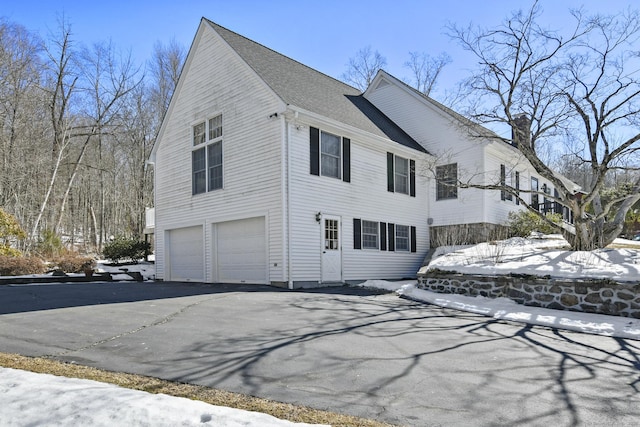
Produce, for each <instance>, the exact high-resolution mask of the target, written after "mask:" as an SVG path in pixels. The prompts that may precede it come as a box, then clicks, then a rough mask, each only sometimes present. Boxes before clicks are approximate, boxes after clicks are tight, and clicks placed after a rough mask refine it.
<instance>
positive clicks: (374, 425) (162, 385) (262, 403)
mask: <svg viewBox="0 0 640 427" xmlns="http://www.w3.org/2000/svg"><path fill="white" fill-rule="evenodd" d="M0 366H4V367H6V368H14V369H22V370H24V371H31V372H37V373H46V374H52V375H58V376H63V377H69V378H81V379H87V380H93V381H100V382H103V383H110V384H115V385H118V386H120V387H126V388H130V389H134V390H142V391H146V392H149V393H163V394H168V395H171V396H177V397H186V398H188V399H192V400H200V401H202V402H206V403H209V404H212V405H216V406H226V407H229V408H236V409H244V410H247V411H255V412H263V413H265V414H269V415H273V416H274V417H277V418H280V419H283V420H289V421H292V422H301V423H310V424H330V425H332V426H336V427H337V426H344V427H356V426H357V427H389V426H391V424H385V423H381V422H378V421H373V420H367V419H364V418H358V417H353V416H349V415H341V414H335V413H332V412H327V411H320V410H317V409H312V408H307V407H304V406H296V405H291V404H288V403H280V402H274V401H271V400H267V399H259V398H257V397H252V396H246V395H243V394H238V393H231V392H227V391H222V390H216V389H213V388H209V387H204V386H198V385H191V384H182V383H177V382H171V381H165V380H161V379H158V378H152V377H145V376H142V375H134V374H125V373H121V372H109V371H104V370H101V369H96V368H91V367H88V366H81V365H75V364H71V363H63V362H59V361H56V360H52V359H47V358H41V357H25V356H21V355H17V354H8V353H0Z"/></svg>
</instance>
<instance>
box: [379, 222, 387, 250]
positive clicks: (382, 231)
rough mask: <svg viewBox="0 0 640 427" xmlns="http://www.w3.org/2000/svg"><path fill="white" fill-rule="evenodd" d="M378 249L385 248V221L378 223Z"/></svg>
mask: <svg viewBox="0 0 640 427" xmlns="http://www.w3.org/2000/svg"><path fill="white" fill-rule="evenodd" d="M380 250H381V251H386V250H387V223H386V222H381V223H380Z"/></svg>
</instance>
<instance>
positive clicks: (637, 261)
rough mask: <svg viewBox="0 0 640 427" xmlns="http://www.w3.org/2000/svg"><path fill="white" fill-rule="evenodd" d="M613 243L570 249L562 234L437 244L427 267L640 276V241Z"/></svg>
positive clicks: (482, 271)
mask: <svg viewBox="0 0 640 427" xmlns="http://www.w3.org/2000/svg"><path fill="white" fill-rule="evenodd" d="M614 246H616V247H619V246H624V247H620V248H604V249H597V250H594V251H575V252H573V251H568V250H566V249H567V248H568V244H567V242H566V240H564V239H563V238H562V236H559V235H551V236H544V238H528V239H524V238H521V237H514V238H511V239H507V240H503V241H498V242H490V243H481V244H478V245H473V246H456V247H442V248H438V249H437V250H436V252H435V254H434V257H433V259H432V260H431V262H430V263H429V265H428V266H426V267H423V269H428V268H438V269H440V270H450V271H457V272H460V273H468V274H485V275H493V274H509V273H522V274H531V275H536V276H551V277H569V278H585V277H597V278H609V279H613V280H619V281H637V280H638V279H639V278H640V250H639V249H640V242H634V241H631V240H624V239H616V241H615V242H614Z"/></svg>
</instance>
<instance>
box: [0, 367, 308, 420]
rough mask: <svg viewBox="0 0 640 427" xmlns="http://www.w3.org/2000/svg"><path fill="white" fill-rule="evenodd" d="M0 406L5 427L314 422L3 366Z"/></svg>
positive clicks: (0, 377) (0, 417)
mask: <svg viewBox="0 0 640 427" xmlns="http://www.w3.org/2000/svg"><path fill="white" fill-rule="evenodd" d="M0 408H1V409H0V425H1V426H3V427H12V426H16V427H17V426H30V425H33V426H39V425H43V426H44V425H48V426H54V425H55V426H78V427H79V426H92V427H98V426H104V427H112V426H154V427H163V426H166V427H175V426H225V427H241V426H242V427H285V426H310V425H311V424H304V423H292V422H290V421H285V420H280V419H278V418H275V417H272V416H271V415H267V414H262V413H259V412H250V411H243V410H240V409H232V408H225V407H221V406H214V405H209V404H208V403H204V402H200V401H197V400H190V399H185V398H182V397H173V396H167V395H166V394H151V393H146V392H143V391H138V390H131V389H127V388H122V387H118V386H115V385H112V384H105V383H101V382H97V381H90V380H80V379H75V378H65V377H58V376H54V375H49V374H36V373H33V372H26V371H21V370H17V369H10V368H1V367H0ZM315 425H318V424H315Z"/></svg>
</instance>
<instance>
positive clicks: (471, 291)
mask: <svg viewBox="0 0 640 427" xmlns="http://www.w3.org/2000/svg"><path fill="white" fill-rule="evenodd" d="M418 288H420V289H425V290H428V291H432V292H439V293H449V294H461V295H469V296H484V297H489V298H500V297H505V298H510V299H512V300H514V301H516V302H517V303H519V304H523V305H529V306H534V307H545V308H552V309H559V310H571V311H581V312H585V313H598V314H608V315H614V316H623V317H633V318H636V319H640V283H638V282H614V281H612V280H609V279H594V280H586V279H579V280H578V279H565V278H551V277H538V276H528V275H516V274H512V275H508V276H480V275H466V274H460V273H455V272H441V271H428V272H427V273H426V274H424V275H421V276H420V277H418Z"/></svg>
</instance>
